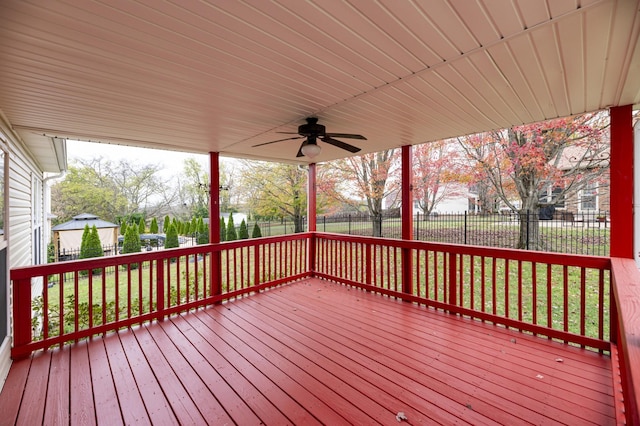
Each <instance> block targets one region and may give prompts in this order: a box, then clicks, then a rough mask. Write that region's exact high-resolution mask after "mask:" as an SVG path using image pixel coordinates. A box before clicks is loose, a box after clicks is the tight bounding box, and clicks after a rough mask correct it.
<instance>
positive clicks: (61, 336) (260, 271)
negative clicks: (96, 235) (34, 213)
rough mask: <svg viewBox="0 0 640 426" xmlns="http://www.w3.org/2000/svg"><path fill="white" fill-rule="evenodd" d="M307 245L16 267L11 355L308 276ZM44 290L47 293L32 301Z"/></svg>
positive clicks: (211, 248)
mask: <svg viewBox="0 0 640 426" xmlns="http://www.w3.org/2000/svg"><path fill="white" fill-rule="evenodd" d="M308 238H309V235H308V234H296V235H289V236H283V237H277V238H276V237H274V238H261V239H252V240H244V241H235V242H229V243H222V244H207V245H201V246H195V247H189V248H180V249H169V250H160V251H153V252H147V253H140V254H130V255H121V256H114V257H105V258H100V259H87V260H79V261H72V262H60V263H54V264H49V265H39V266H30V267H23V268H15V269H13V270H11V280H12V283H13V315H14V317H13V318H14V345H13V349H12V356H13V357H14V358H19V357H23V356H26V355H28V354H29V353H31V352H32V351H34V350H38V349H43V348H47V347H50V346H54V345H57V344H62V343H65V342H69V341H75V340H78V339H82V338H86V337H89V336H93V335H98V334H102V333H106V332H108V331H112V330H117V329H119V328H122V327H127V326H130V325H132V324H136V323H142V322H145V321H151V320H154V319H161V318H163V317H164V316H166V315H170V314H173V313H175V312H179V311H184V310H188V309H193V308H196V307H199V306H203V305H207V304H211V303H216V302H219V301H222V300H225V299H229V298H233V297H238V296H241V295H243V294H247V293H250V292H254V291H258V290H260V289H263V288H265V287H269V286H274V285H278V284H281V283H283V282H286V281H291V280H294V279H298V278H302V277H305V276H307V275H308V272H307V255H306V247H307V241H308ZM211 277H218V278H217V279H211ZM40 285H41V286H42V291H41V292H40V291H39V292H38V294H32V288H38V287H39V286H40Z"/></svg>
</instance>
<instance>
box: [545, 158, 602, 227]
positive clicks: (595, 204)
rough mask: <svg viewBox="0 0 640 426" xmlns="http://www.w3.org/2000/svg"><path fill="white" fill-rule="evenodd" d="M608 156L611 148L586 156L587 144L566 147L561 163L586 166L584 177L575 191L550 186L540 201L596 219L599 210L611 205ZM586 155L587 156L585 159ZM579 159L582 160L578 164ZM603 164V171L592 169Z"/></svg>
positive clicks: (567, 167) (563, 167) (565, 166)
mask: <svg viewBox="0 0 640 426" xmlns="http://www.w3.org/2000/svg"><path fill="white" fill-rule="evenodd" d="M609 156H610V151H609V149H608V148H606V149H603V150H601V151H600V152H598V154H597V158H586V156H585V154H584V148H581V147H577V146H572V147H568V148H565V149H564V151H563V153H562V157H561V159H560V162H559V164H558V167H559V168H560V169H561V170H570V169H574V168H577V169H579V170H584V178H583V179H584V180H583V181H582V182H580V183H579V185H578V186H577V188H576V190H575V191H569V192H566V193H565V195H564V196H563V195H561V194H562V192H563V188H562V187H558V186H556V187H551V186H550V187H549V188H548V189H547V191H546V192H543V193H542V194H541V195H540V201H541V202H544V203H549V204H551V203H553V204H554V205H555V208H556V210H561V211H567V212H571V213H573V214H574V215H583V216H589V217H591V219H595V216H596V214H599V213H603V214H607V215H608V212H609V211H610V209H611V201H610V197H609V182H610V176H609ZM584 158H586V159H584ZM578 159H583V161H581V162H580V164H578ZM595 167H600V168H602V170H603V171H604V172H598V173H596V172H593V173H591V172H592V171H593V170H595Z"/></svg>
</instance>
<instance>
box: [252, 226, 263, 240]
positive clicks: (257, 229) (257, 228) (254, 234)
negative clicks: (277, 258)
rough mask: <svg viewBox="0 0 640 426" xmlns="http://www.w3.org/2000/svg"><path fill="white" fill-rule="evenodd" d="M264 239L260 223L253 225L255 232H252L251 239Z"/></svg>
mask: <svg viewBox="0 0 640 426" xmlns="http://www.w3.org/2000/svg"><path fill="white" fill-rule="evenodd" d="M260 237H262V232H261V231H260V226H258V222H256V223H255V224H254V225H253V231H252V232H251V238H260Z"/></svg>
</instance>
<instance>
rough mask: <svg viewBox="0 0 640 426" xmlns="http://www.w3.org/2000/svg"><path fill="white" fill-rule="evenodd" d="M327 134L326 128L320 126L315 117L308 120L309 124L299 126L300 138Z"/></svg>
mask: <svg viewBox="0 0 640 426" xmlns="http://www.w3.org/2000/svg"><path fill="white" fill-rule="evenodd" d="M325 132H326V129H325V127H324V126H323V125H322V124H318V119H317V118H315V117H310V118H307V124H302V125H300V126H298V134H299V135H300V136H312V135H315V136H324V135H325Z"/></svg>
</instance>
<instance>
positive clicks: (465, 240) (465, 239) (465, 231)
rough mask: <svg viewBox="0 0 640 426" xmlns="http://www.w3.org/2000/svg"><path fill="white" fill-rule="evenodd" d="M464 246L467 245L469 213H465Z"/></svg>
mask: <svg viewBox="0 0 640 426" xmlns="http://www.w3.org/2000/svg"><path fill="white" fill-rule="evenodd" d="M464 244H465V245H466V244H467V211H466V210H465V212H464Z"/></svg>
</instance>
